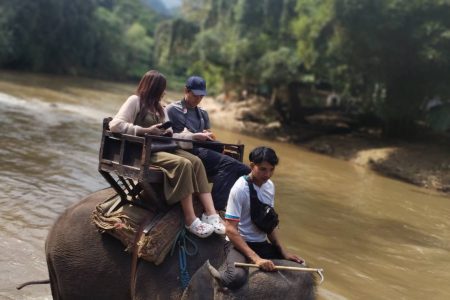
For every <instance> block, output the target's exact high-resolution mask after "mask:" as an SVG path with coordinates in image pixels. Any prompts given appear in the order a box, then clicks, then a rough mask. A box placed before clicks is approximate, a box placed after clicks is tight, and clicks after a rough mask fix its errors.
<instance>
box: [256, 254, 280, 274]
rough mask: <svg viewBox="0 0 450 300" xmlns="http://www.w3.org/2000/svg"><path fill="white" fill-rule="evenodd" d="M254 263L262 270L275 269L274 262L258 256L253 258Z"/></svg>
mask: <svg viewBox="0 0 450 300" xmlns="http://www.w3.org/2000/svg"><path fill="white" fill-rule="evenodd" d="M255 264H257V265H258V266H259V268H260V269H263V270H264V271H275V264H274V263H273V261H271V260H269V259H264V258H261V257H258V258H257V259H256V260H255Z"/></svg>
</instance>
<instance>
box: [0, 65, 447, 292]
mask: <svg viewBox="0 0 450 300" xmlns="http://www.w3.org/2000/svg"><path fill="white" fill-rule="evenodd" d="M135 84H136V83H133V84H118V83H108V82H103V81H96V80H90V79H80V78H77V79H74V78H62V77H52V76H41V75H30V74H22V73H11V72H0V140H1V146H0V154H1V155H0V183H1V192H0V253H1V255H0V299H51V293H50V288H49V286H31V287H27V288H25V289H23V290H21V291H17V290H16V289H15V287H16V286H17V285H18V284H20V283H22V282H25V281H29V280H38V279H45V278H47V277H48V276H47V269H46V263H45V253H44V244H45V238H46V236H47V232H48V230H49V228H50V226H51V225H52V224H53V222H54V221H55V220H56V218H57V217H58V216H59V215H60V214H61V213H62V212H63V211H64V210H65V209H66V208H67V207H69V206H71V205H72V204H74V203H76V202H77V201H79V200H80V199H81V198H82V197H84V196H86V195H88V194H89V193H92V192H94V191H96V190H98V189H101V188H104V187H106V186H107V184H106V182H105V181H104V180H103V178H102V177H101V176H100V174H99V173H98V172H97V161H98V148H99V139H100V129H101V121H102V118H103V117H105V116H111V115H113V114H114V113H115V112H116V111H117V110H118V108H119V107H120V105H121V104H122V102H123V101H124V100H125V98H126V97H127V96H128V95H129V94H131V93H132V92H133V90H134V88H135ZM178 96H179V94H174V93H168V95H167V97H168V99H175V98H176V97H178ZM215 132H216V133H217V134H216V135H217V136H218V137H219V139H220V140H222V141H224V142H230V143H235V142H238V141H240V142H242V143H244V144H245V145H246V154H247V153H248V151H249V150H250V149H252V148H253V147H255V146H258V145H269V146H271V147H273V148H274V149H275V150H276V151H277V152H278V154H279V156H280V157H281V162H280V165H279V166H278V167H277V169H276V172H275V175H274V177H273V181H274V182H275V184H276V195H277V196H276V208H277V210H278V212H279V214H280V216H281V226H280V231H281V236H282V239H283V241H284V244H285V245H286V246H287V248H288V249H290V250H291V251H292V252H295V253H297V254H299V255H300V256H302V257H303V258H305V259H306V261H307V262H308V264H309V266H311V267H318V268H323V269H324V270H325V272H324V275H325V281H324V283H323V284H322V285H320V286H319V288H318V298H319V299H339V300H341V299H424V298H427V299H450V218H449V217H448V216H449V215H450V197H448V196H445V195H442V194H438V193H434V192H430V191H428V190H425V189H421V188H418V187H415V186H413V185H409V184H405V183H402V182H398V181H395V180H391V179H387V178H384V177H380V176H378V175H377V174H375V173H373V172H371V171H370V170H367V169H365V168H363V167H359V166H356V165H353V164H351V163H348V162H344V161H339V160H336V159H332V158H328V157H325V156H321V155H317V154H314V153H310V152H307V151H304V150H302V149H300V148H299V147H297V146H294V145H289V144H284V143H278V142H274V141H267V140H262V139H257V138H254V137H250V136H245V135H241V134H237V133H233V132H229V131H223V130H218V129H216V130H215Z"/></svg>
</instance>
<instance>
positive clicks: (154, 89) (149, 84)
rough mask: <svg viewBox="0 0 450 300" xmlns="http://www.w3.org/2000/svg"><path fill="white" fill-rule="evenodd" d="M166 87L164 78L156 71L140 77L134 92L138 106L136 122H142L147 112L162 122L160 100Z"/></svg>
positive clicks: (162, 110)
mask: <svg viewBox="0 0 450 300" xmlns="http://www.w3.org/2000/svg"><path fill="white" fill-rule="evenodd" d="M166 85H167V80H166V77H164V75H163V74H161V73H159V72H158V71H155V70H150V71H148V72H147V73H145V74H144V76H142V78H141V81H140V82H139V85H138V88H137V90H136V95H138V96H139V104H140V105H139V106H140V109H139V113H138V115H137V117H136V120H140V121H142V120H143V119H144V118H145V115H146V114H147V112H148V111H149V110H150V111H151V112H154V113H155V114H156V115H157V116H158V120H159V121H160V122H162V121H163V120H164V109H163V107H162V105H161V102H160V100H161V97H162V96H163V93H164V91H165V89H166ZM135 122H136V121H135Z"/></svg>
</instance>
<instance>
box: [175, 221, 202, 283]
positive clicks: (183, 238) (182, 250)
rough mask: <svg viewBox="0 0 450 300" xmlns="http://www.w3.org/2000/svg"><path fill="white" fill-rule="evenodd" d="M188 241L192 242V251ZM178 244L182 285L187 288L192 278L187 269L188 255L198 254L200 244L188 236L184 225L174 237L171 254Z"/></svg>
mask: <svg viewBox="0 0 450 300" xmlns="http://www.w3.org/2000/svg"><path fill="white" fill-rule="evenodd" d="M187 241H188V242H190V244H191V245H192V251H189V250H188V247H187ZM176 245H178V263H179V266H180V281H181V287H182V288H183V289H185V288H186V287H187V286H188V285H189V281H190V280H191V278H190V276H189V272H188V270H187V257H186V256H194V255H196V254H197V253H198V246H197V244H196V243H195V242H194V241H193V240H192V239H191V238H190V237H188V236H187V234H186V229H185V228H184V226H183V228H181V229H180V231H179V232H178V233H177V235H176V237H175V239H174V242H173V246H172V250H171V251H170V255H173V252H174V250H175V246H176Z"/></svg>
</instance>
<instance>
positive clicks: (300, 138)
mask: <svg viewBox="0 0 450 300" xmlns="http://www.w3.org/2000/svg"><path fill="white" fill-rule="evenodd" d="M201 106H202V107H203V108H205V109H206V110H207V111H208V112H209V115H210V119H211V122H212V123H214V126H218V127H221V128H224V129H228V130H237V131H239V132H243V133H247V134H251V135H256V136H260V137H265V138H271V139H277V140H279V141H283V142H289V143H294V144H297V145H299V146H301V147H303V148H305V149H308V150H310V151H314V152H318V153H321V154H324V155H328V156H332V157H335V158H338V159H343V160H346V161H349V162H351V163H355V164H358V165H362V166H365V167H367V168H370V169H372V170H374V171H376V172H378V173H380V174H382V175H384V176H388V177H391V178H395V179H398V180H402V181H405V182H408V183H411V184H414V185H417V186H421V187H425V188H428V189H432V190H436V191H439V192H443V193H446V194H448V195H450V141H449V138H448V137H446V138H445V137H443V136H437V135H432V134H427V135H424V136H421V137H420V138H418V139H416V140H415V141H398V140H388V139H384V138H381V137H380V136H379V134H378V133H377V132H376V130H373V129H369V128H366V129H362V130H358V131H354V130H348V126H347V124H346V123H349V122H346V120H345V119H342V120H341V119H339V120H337V119H336V118H338V116H337V115H336V114H333V113H327V114H321V115H315V116H312V117H311V118H314V119H312V120H310V121H312V122H311V123H314V124H320V125H322V126H321V128H322V129H324V128H325V130H320V131H318V130H317V127H314V128H312V127H311V126H305V125H296V126H292V127H291V128H289V127H286V126H284V127H283V126H281V124H280V123H279V122H277V121H271V120H270V119H267V118H264V117H263V116H264V115H265V114H264V106H263V105H262V101H261V100H258V99H250V100H245V101H239V102H226V101H224V100H223V99H221V98H220V97H218V99H213V98H210V97H206V98H205V99H204V100H202V103H201ZM327 122H332V123H333V124H334V126H333V127H332V128H331V127H330V129H327V128H328V127H326V125H327ZM336 124H337V125H336Z"/></svg>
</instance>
